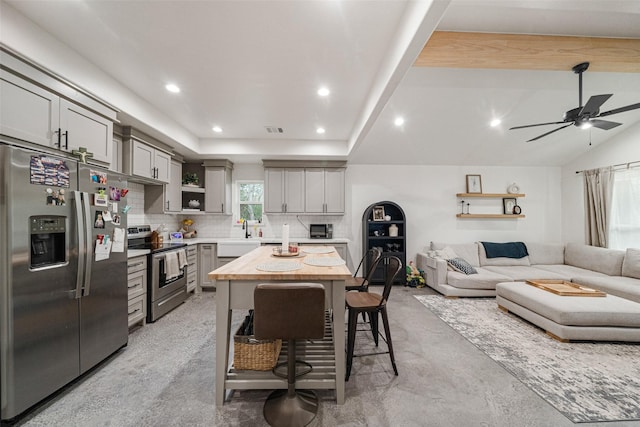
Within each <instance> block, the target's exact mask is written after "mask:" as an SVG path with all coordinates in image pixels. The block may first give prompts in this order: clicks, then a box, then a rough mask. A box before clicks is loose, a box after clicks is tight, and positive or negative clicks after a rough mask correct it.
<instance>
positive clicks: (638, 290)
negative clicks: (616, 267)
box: [572, 276, 640, 302]
mask: <svg viewBox="0 0 640 427" xmlns="http://www.w3.org/2000/svg"><path fill="white" fill-rule="evenodd" d="M572 282H574V283H578V284H580V285H585V286H588V287H590V288H594V289H598V290H601V291H603V292H606V293H608V294H611V295H616V296H619V297H621V298H626V299H628V300H631V301H635V302H640V279H634V278H632V277H624V276H605V277H596V276H577V277H574V278H573V280H572Z"/></svg>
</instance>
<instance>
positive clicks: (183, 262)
mask: <svg viewBox="0 0 640 427" xmlns="http://www.w3.org/2000/svg"><path fill="white" fill-rule="evenodd" d="M188 264H189V263H188V262H187V252H186V251H185V250H184V249H178V267H179V268H180V269H183V268H185V267H186V266H187V265H188Z"/></svg>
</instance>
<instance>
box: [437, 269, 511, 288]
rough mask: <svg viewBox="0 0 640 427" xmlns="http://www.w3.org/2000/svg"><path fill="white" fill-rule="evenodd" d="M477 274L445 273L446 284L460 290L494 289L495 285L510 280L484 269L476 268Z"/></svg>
mask: <svg viewBox="0 0 640 427" xmlns="http://www.w3.org/2000/svg"><path fill="white" fill-rule="evenodd" d="M476 271H477V272H478V273H477V274H470V275H466V274H464V273H459V272H457V271H448V272H447V284H448V285H449V286H453V287H454V288H461V289H495V288H496V284H497V283H500V282H504V281H508V280H510V279H509V278H508V277H507V276H503V275H502V274H498V273H494V272H491V271H488V270H485V269H484V268H481V267H479V268H477V269H476Z"/></svg>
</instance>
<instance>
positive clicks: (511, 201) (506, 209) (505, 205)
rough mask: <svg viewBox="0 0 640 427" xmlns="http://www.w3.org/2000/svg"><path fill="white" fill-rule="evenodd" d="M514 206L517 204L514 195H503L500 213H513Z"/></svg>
mask: <svg viewBox="0 0 640 427" xmlns="http://www.w3.org/2000/svg"><path fill="white" fill-rule="evenodd" d="M516 206H518V200H517V199H516V198H515V197H504V198H503V199H502V211H503V212H502V213H504V214H505V215H513V214H514V208H515V207H516Z"/></svg>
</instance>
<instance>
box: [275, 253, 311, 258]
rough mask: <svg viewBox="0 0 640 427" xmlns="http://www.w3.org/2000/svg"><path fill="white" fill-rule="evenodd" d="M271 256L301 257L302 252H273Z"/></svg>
mask: <svg viewBox="0 0 640 427" xmlns="http://www.w3.org/2000/svg"><path fill="white" fill-rule="evenodd" d="M271 256H274V257H277V258H293V257H303V256H304V254H301V253H300V252H274V253H272V254H271Z"/></svg>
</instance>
